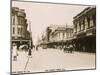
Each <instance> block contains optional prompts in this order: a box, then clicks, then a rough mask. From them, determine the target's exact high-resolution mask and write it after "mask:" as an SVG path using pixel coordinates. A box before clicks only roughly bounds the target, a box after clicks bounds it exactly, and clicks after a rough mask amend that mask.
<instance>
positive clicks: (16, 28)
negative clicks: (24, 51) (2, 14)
mask: <svg viewBox="0 0 100 75" xmlns="http://www.w3.org/2000/svg"><path fill="white" fill-rule="evenodd" d="M27 26H28V24H27V19H26V13H25V11H24V9H19V8H17V7H13V8H12V43H18V44H23V43H25V42H28V40H29V39H30V32H29V31H27Z"/></svg>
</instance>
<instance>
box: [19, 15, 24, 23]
mask: <svg viewBox="0 0 100 75" xmlns="http://www.w3.org/2000/svg"><path fill="white" fill-rule="evenodd" d="M18 24H19V25H23V24H24V19H23V17H18Z"/></svg>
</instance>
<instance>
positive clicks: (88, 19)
mask: <svg viewBox="0 0 100 75" xmlns="http://www.w3.org/2000/svg"><path fill="white" fill-rule="evenodd" d="M87 21H88V27H90V18H89V17H88V18H87Z"/></svg>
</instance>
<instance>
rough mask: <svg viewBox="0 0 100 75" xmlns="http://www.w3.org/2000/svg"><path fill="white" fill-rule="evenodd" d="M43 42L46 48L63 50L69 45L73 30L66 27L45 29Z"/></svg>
mask: <svg viewBox="0 0 100 75" xmlns="http://www.w3.org/2000/svg"><path fill="white" fill-rule="evenodd" d="M46 32H47V33H46V35H45V40H46V44H45V45H47V47H50V48H63V47H64V46H65V45H68V44H70V42H71V40H72V38H73V28H72V27H68V26H59V25H58V26H57V25H56V26H55V25H54V26H53V25H52V26H49V27H47V29H46Z"/></svg>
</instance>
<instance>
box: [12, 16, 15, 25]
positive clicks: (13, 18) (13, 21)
mask: <svg viewBox="0 0 100 75" xmlns="http://www.w3.org/2000/svg"><path fill="white" fill-rule="evenodd" d="M12 24H13V25H15V16H12Z"/></svg>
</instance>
